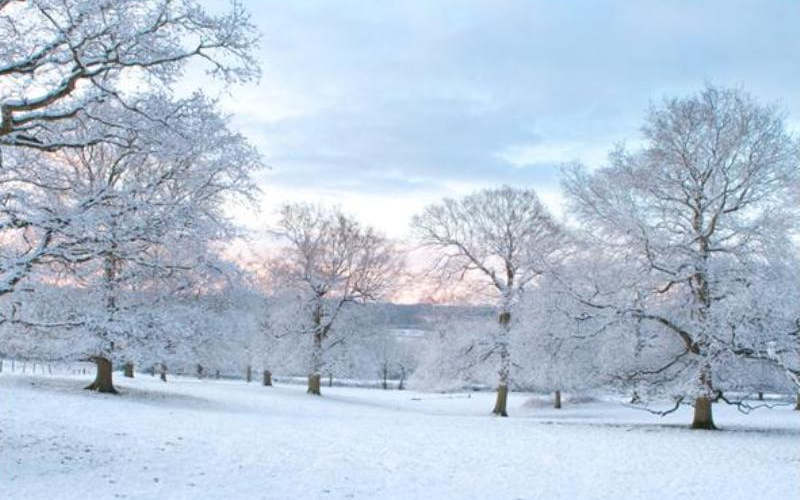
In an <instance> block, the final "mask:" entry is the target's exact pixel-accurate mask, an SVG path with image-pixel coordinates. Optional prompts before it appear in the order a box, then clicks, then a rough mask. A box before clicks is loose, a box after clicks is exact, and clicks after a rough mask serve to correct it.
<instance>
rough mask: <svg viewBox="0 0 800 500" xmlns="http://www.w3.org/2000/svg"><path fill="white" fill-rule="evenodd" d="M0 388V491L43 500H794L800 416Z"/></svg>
mask: <svg viewBox="0 0 800 500" xmlns="http://www.w3.org/2000/svg"><path fill="white" fill-rule="evenodd" d="M86 382H88V379H87V377H83V378H77V377H76V378H69V377H62V378H57V377H29V376H28V377H23V376H13V375H8V374H5V375H0V485H1V488H0V489H2V492H3V496H4V497H5V498H20V499H26V500H37V499H52V498H59V499H64V500H67V499H73V498H74V499H112V498H128V499H154V498H159V499H183V498H185V499H192V500H201V499H220V498H224V499H226V500H236V499H248V500H250V499H282V500H287V499H317V498H319V499H323V498H324V499H339V498H342V499H344V498H369V499H447V498H453V499H473V498H474V499H485V498H492V499H496V500H502V499H534V498H537V499H561V498H565V499H566V498H569V499H589V498H609V499H612V498H613V499H619V498H625V499H636V498H642V499H652V498H658V499H671V498H706V499H707V498H724V499H726V500H730V499H739V498H741V499H752V498H793V497H794V496H795V495H796V494H797V492H798V491H800V474H798V470H799V469H800V446H798V445H800V414H798V413H796V412H793V411H791V408H790V407H782V408H777V409H774V410H761V411H757V412H755V413H753V414H751V415H749V416H745V415H741V414H740V413H738V412H737V411H736V410H735V409H733V408H726V407H723V406H719V407H718V408H717V413H716V420H717V423H718V424H719V425H720V426H722V427H723V428H724V429H725V430H724V431H720V432H708V431H690V430H688V429H685V428H684V427H682V426H683V425H684V424H686V423H687V422H689V421H690V415H689V414H688V410H682V411H680V412H678V413H676V414H673V415H670V416H668V417H666V418H659V417H655V416H653V415H650V414H648V413H643V412H639V411H635V410H631V409H627V408H624V407H622V406H620V405H616V404H612V403H603V402H596V403H586V404H582V405H576V406H571V407H570V406H566V407H565V408H564V409H563V410H560V411H558V410H552V409H544V408H540V407H536V406H535V405H527V404H525V401H526V396H524V395H520V394H516V393H514V394H512V396H511V399H510V406H509V412H510V413H511V415H512V417H511V418H508V419H498V418H492V417H489V416H487V415H486V414H487V413H488V411H489V410H491V407H492V401H493V397H494V395H493V394H489V393H475V394H447V395H444V394H426V393H415V392H411V391H403V392H399V391H379V390H368V389H355V388H337V387H334V388H324V393H325V395H324V396H323V397H321V398H316V397H310V396H307V395H306V394H305V389H304V387H302V386H294V385H291V386H290V385H286V386H276V387H273V388H265V387H261V386H260V385H257V384H255V383H252V384H249V385H248V384H245V383H243V382H240V381H212V380H205V381H198V380H192V379H182V378H175V379H174V380H171V381H170V382H169V383H167V384H163V383H161V382H160V381H158V380H155V379H152V378H151V377H140V378H136V379H133V380H130V379H120V380H119V381H118V382H119V386H120V389H121V391H122V393H123V395H122V396H106V395H100V394H94V393H88V392H86V391H82V390H80V387H81V386H82V385H84V384H85V383H86Z"/></svg>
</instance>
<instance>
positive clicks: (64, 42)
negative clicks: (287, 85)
mask: <svg viewBox="0 0 800 500" xmlns="http://www.w3.org/2000/svg"><path fill="white" fill-rule="evenodd" d="M256 38H257V37H256V34H255V29H254V27H253V25H252V24H251V23H250V21H249V17H248V14H247V13H246V11H245V10H244V9H243V8H242V6H241V4H240V3H239V2H238V1H234V2H232V3H231V8H230V10H229V11H228V12H227V13H224V14H222V15H211V14H209V13H207V12H206V11H205V10H204V9H203V8H202V7H201V6H200V4H199V3H198V2H196V1H194V0H116V1H108V0H24V1H7V0H4V1H0V40H3V43H2V44H0V163H2V164H3V166H4V168H3V169H0V185H2V186H3V189H4V196H3V198H2V200H0V241H2V252H0V295H3V294H7V293H10V292H12V291H13V290H14V288H15V286H16V285H17V283H19V282H20V281H21V280H22V279H24V278H25V276H27V275H28V274H29V273H30V272H31V270H32V268H33V267H34V266H36V265H37V264H39V263H41V262H42V261H45V260H51V259H56V258H57V259H61V260H63V261H67V262H76V261H80V260H82V259H84V258H87V257H88V256H87V255H86V254H85V253H82V252H81V251H77V250H76V249H75V248H74V245H73V243H76V242H75V241H74V237H75V236H76V234H75V231H74V230H73V229H74V226H75V225H76V224H77V225H79V226H80V225H81V224H82V222H81V221H84V223H85V221H86V219H87V218H89V217H91V215H87V213H86V212H87V211H90V210H91V209H92V208H93V207H94V204H95V202H96V201H97V199H96V198H91V199H87V200H83V201H82V202H81V203H77V204H75V205H73V206H70V207H67V208H68V210H66V211H56V210H54V207H51V206H47V205H44V206H43V205H41V204H39V203H38V201H39V199H38V197H39V195H40V194H41V193H47V192H52V191H58V190H59V189H60V186H59V183H58V181H59V179H57V178H56V179H54V178H49V177H46V176H43V175H38V172H37V169H38V168H39V166H41V165H46V164H48V163H50V162H52V161H53V160H52V159H50V158H46V157H45V158H42V155H44V156H47V155H48V154H51V153H54V152H58V151H64V150H67V149H71V148H79V147H83V146H88V145H96V144H99V143H114V144H119V143H120V142H122V143H124V142H125V141H126V140H127V139H128V138H129V137H130V135H131V134H136V133H138V132H139V131H140V130H141V127H142V126H145V127H150V126H151V125H152V124H155V123H159V122H162V121H163V119H164V118H165V114H164V113H163V111H165V110H164V109H163V108H160V107H155V108H154V107H153V106H152V97H153V96H154V95H161V96H169V95H170V89H171V86H172V85H173V83H174V82H175V81H176V80H177V79H178V78H179V77H180V75H181V73H182V70H183V68H184V67H185V65H186V63H187V62H188V61H190V60H196V61H197V62H198V63H200V64H203V63H205V64H206V68H207V69H208V72H209V73H210V74H211V75H213V76H215V77H219V78H222V79H223V81H226V82H230V83H232V82H237V81H244V80H248V79H251V78H254V77H257V76H258V67H257V65H256V64H255V63H254V59H253V57H252V54H251V51H252V49H253V47H254V44H255V42H256ZM148 122H149V124H148ZM9 164H11V165H17V166H19V165H24V166H25V168H27V175H25V176H22V177H20V176H18V175H16V173H13V172H12V173H10V172H9V171H8V170H6V168H5V167H6V166H7V165H9ZM33 178H36V179H37V181H44V182H34V181H32V180H31V179H33ZM78 236H81V235H78ZM77 243H78V244H80V243H82V242H81V241H77Z"/></svg>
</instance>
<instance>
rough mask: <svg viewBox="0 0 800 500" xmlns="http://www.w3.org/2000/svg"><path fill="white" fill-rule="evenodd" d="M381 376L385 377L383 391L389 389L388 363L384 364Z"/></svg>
mask: <svg viewBox="0 0 800 500" xmlns="http://www.w3.org/2000/svg"><path fill="white" fill-rule="evenodd" d="M381 375H382V377H383V381H382V382H383V383H382V384H381V385H382V386H383V390H384V391H385V390H387V389H388V388H389V367H387V366H386V363H384V364H383V370H381Z"/></svg>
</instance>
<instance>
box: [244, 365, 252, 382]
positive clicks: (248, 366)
mask: <svg viewBox="0 0 800 500" xmlns="http://www.w3.org/2000/svg"><path fill="white" fill-rule="evenodd" d="M245 378H246V380H247V383H248V384H249V383H250V382H251V381H252V380H253V367H252V366H250V365H247V374H246V375H245Z"/></svg>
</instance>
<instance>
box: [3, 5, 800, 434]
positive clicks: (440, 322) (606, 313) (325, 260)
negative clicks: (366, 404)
mask: <svg viewBox="0 0 800 500" xmlns="http://www.w3.org/2000/svg"><path fill="white" fill-rule="evenodd" d="M0 38H2V39H3V40H4V43H3V45H2V46H0V162H2V163H1V164H0V185H2V192H0V194H1V195H2V199H1V200H0V342H2V344H0V350H2V351H3V352H6V353H8V354H13V355H17V356H28V357H38V358H39V359H65V358H69V357H72V358H73V359H87V360H91V361H93V362H94V363H95V364H96V367H97V374H96V379H95V381H94V382H93V383H92V384H91V385H89V386H88V387H87V388H88V389H92V390H97V391H100V392H115V391H116V389H115V388H114V385H113V381H112V372H113V363H115V362H117V363H119V362H122V363H126V364H131V363H136V364H140V365H141V364H142V363H144V362H151V363H154V362H158V363H159V364H160V366H162V368H164V369H165V367H166V366H167V364H168V361H167V360H169V359H181V360H188V359H196V360H200V359H205V360H211V361H206V364H208V363H212V364H213V358H215V357H216V358H217V359H220V360H221V359H225V358H226V357H230V356H231V355H232V354H231V353H232V352H234V351H236V352H242V351H244V352H247V353H248V356H250V358H251V363H252V364H256V365H261V366H263V369H264V370H265V380H266V371H269V372H270V373H271V371H272V370H274V369H285V370H293V371H301V372H303V373H305V374H306V375H307V378H308V392H309V393H310V394H314V395H319V394H321V392H322V390H321V386H322V378H323V376H324V374H325V373H331V367H332V366H336V365H339V366H343V365H348V364H350V365H353V364H358V363H362V364H364V363H365V360H371V361H372V362H373V363H372V366H373V367H377V369H378V370H379V371H381V372H382V374H383V380H384V385H385V384H386V383H387V382H386V381H387V380H388V378H389V372H390V371H393V372H395V375H396V376H401V377H402V379H403V380H404V379H405V377H406V376H407V375H408V374H409V373H410V371H411V370H412V369H413V370H414V372H415V373H414V376H415V377H416V378H417V379H418V380H426V379H428V380H438V381H442V380H456V379H459V378H462V379H469V378H475V377H482V378H483V379H484V380H486V379H487V375H486V373H485V371H486V370H487V367H491V368H488V369H490V370H491V371H493V372H494V373H493V375H492V377H493V381H492V383H493V384H495V385H496V388H497V396H496V401H495V405H494V408H493V410H492V413H493V414H495V415H497V416H507V415H508V398H509V391H510V388H511V387H512V385H513V384H517V385H520V384H521V383H523V382H524V383H525V384H528V385H531V386H534V387H545V386H547V387H549V388H551V389H554V390H556V391H561V390H562V389H570V388H574V387H588V386H604V387H608V386H617V387H624V388H625V390H629V391H631V399H632V401H633V402H635V403H642V404H645V403H646V402H647V401H648V400H649V399H651V398H652V397H653V396H657V397H663V396H665V395H668V396H669V397H671V399H672V401H673V402H674V403H675V406H674V408H678V407H679V406H680V405H682V404H691V405H692V406H694V409H695V412H694V421H693V427H695V428H714V421H713V416H712V404H713V403H715V402H719V401H725V402H730V403H734V404H739V405H743V404H744V403H743V402H742V401H737V400H735V399H732V397H731V396H729V394H731V392H735V391H736V390H737V389H741V388H743V387H748V386H752V385H753V384H754V383H755V381H759V380H762V381H763V380H764V379H765V378H768V379H770V380H772V381H773V382H774V381H777V380H782V381H783V382H784V383H786V384H789V386H790V387H793V388H794V390H795V391H797V390H798V388H800V340H799V335H800V279H799V278H800V276H798V269H800V267H799V266H798V239H797V238H798V229H800V217H798V216H800V214H798V207H800V174H799V173H798V170H799V169H798V166H800V145H799V143H798V140H797V137H796V136H795V135H793V134H792V133H791V132H790V131H789V129H788V126H787V122H786V115H785V113H784V112H783V111H782V110H781V109H780V108H779V107H776V106H773V105H765V104H763V103H760V102H758V101H757V100H755V99H754V98H753V97H752V96H750V95H749V94H748V93H747V92H746V91H744V90H742V89H739V88H721V87H715V86H712V85H708V86H706V87H705V88H703V89H702V90H701V91H699V92H697V93H695V94H691V95H688V96H685V97H670V98H665V99H663V100H662V101H659V102H657V103H655V104H653V105H652V106H651V108H650V109H649V110H648V111H647V114H646V116H645V119H644V124H643V127H642V129H641V133H642V137H641V139H642V141H641V145H640V146H637V147H636V148H627V147H624V146H619V147H616V148H614V149H612V150H611V152H610V153H609V157H608V161H607V162H606V164H604V165H602V166H592V168H589V167H587V166H584V165H580V164H569V165H566V166H565V167H564V168H563V171H562V192H563V196H564V199H565V200H566V201H565V208H564V214H563V216H562V217H555V216H554V215H552V214H551V213H550V212H549V211H548V209H547V207H546V206H545V205H544V204H543V203H542V202H541V201H540V199H539V197H538V195H537V193H536V192H535V190H534V189H531V188H526V187H516V186H500V187H496V188H490V189H484V190H481V191H478V192H475V193H473V194H470V195H467V196H463V197H460V198H447V199H444V200H442V201H441V202H439V203H435V204H432V205H430V206H428V207H427V208H425V209H424V210H423V211H422V212H421V213H420V214H418V215H417V216H416V217H414V218H413V220H412V221H411V227H412V229H413V237H412V238H411V239H410V241H409V242H410V243H411V244H412V245H414V246H416V247H418V248H420V249H422V250H421V251H422V252H424V255H426V256H427V257H428V258H429V259H430V265H429V266H428V268H427V269H426V272H425V278H426V279H433V280H434V281H435V282H436V283H439V284H441V285H442V286H449V287H455V288H457V289H459V290H461V291H462V292H468V293H469V294H470V295H471V296H472V297H474V299H475V300H476V301H477V302H479V303H480V304H482V306H483V307H482V308H481V309H480V311H481V312H480V314H474V315H469V314H458V315H454V316H453V317H449V318H442V317H439V318H437V319H436V321H434V322H433V326H432V330H433V333H431V334H429V335H427V337H426V338H425V339H424V340H422V341H421V342H422V343H423V345H424V347H423V348H419V342H417V343H416V344H414V342H412V341H409V340H408V339H402V338H400V339H398V338H397V336H393V335H387V334H385V331H386V330H387V325H388V324H389V323H390V321H389V318H387V314H386V311H385V310H384V309H381V308H379V307H374V306H372V307H370V306H369V305H368V304H370V303H376V302H379V301H382V300H387V299H388V298H390V297H391V294H392V293H393V292H395V291H396V289H397V287H398V286H400V285H399V284H400V283H402V286H414V283H415V280H418V279H419V277H418V276H409V271H408V270H407V269H406V266H405V262H404V252H403V251H401V250H400V245H399V242H396V241H391V240H390V239H388V238H386V237H385V236H384V235H382V234H381V233H380V232H379V231H378V230H376V229H375V228H372V227H369V226H366V225H364V224H361V223H360V222H359V221H357V220H356V219H355V218H354V217H352V216H350V215H348V214H346V213H343V212H342V211H341V210H340V209H338V208H335V207H325V206H321V205H317V204H308V203H290V204H286V205H285V206H283V207H282V208H281V210H280V213H279V217H278V222H277V224H276V225H275V227H273V228H271V230H272V234H273V236H274V237H275V239H276V240H277V241H279V242H280V250H279V251H278V252H277V253H276V255H274V256H272V257H270V258H269V259H265V261H264V262H263V263H261V265H260V266H258V267H259V269H258V271H259V272H258V273H254V272H253V268H252V267H251V268H247V267H245V266H242V263H241V262H239V263H236V262H231V261H230V260H226V259H224V258H222V257H221V255H222V251H221V250H222V248H223V246H224V245H225V244H227V243H229V242H230V241H232V240H233V239H235V238H237V237H239V236H241V235H242V234H243V233H242V230H241V228H239V227H237V225H236V224H235V222H234V221H233V220H232V219H231V218H230V216H229V215H228V214H229V211H228V210H226V207H229V206H230V205H231V204H232V203H241V204H244V205H247V204H249V203H251V202H252V201H254V200H255V199H257V196H258V194H259V193H258V188H257V186H256V183H255V181H254V175H255V174H256V172H258V171H259V169H260V168H262V167H263V162H262V159H261V157H260V155H259V154H258V152H257V151H256V149H255V148H254V147H253V146H252V145H251V144H249V143H248V141H247V140H246V138H245V137H243V136H242V135H241V134H239V133H237V132H236V131H234V130H233V129H232V128H231V127H230V125H229V123H228V119H227V118H226V117H225V116H224V115H223V114H222V113H221V112H220V110H219V109H218V108H217V105H216V103H215V102H214V101H213V100H212V99H209V98H208V97H207V96H205V95H204V94H203V93H202V92H201V91H199V90H196V91H194V92H193V93H190V94H188V95H181V94H180V93H179V92H177V91H176V90H175V88H176V86H175V84H176V82H177V81H178V79H179V78H180V76H181V74H182V73H183V72H184V71H185V70H186V69H187V67H188V66H187V65H189V64H192V65H197V66H204V67H205V69H206V70H207V73H208V75H209V77H210V78H216V79H218V80H220V81H221V82H223V83H225V84H236V83H241V82H246V81H251V80H253V79H256V78H257V77H258V66H257V64H256V63H255V60H254V58H253V54H252V52H253V50H254V47H255V45H256V43H257V38H258V35H257V33H256V31H255V29H254V27H253V25H252V23H251V22H250V20H249V17H248V14H247V12H246V11H245V10H244V9H243V8H242V6H241V5H240V3H239V2H232V3H231V7H230V9H229V10H228V11H227V12H225V13H222V14H218V15H212V14H209V13H207V12H206V11H205V10H203V9H202V8H201V7H200V5H199V4H198V3H197V2H194V1H191V0H175V1H155V0H123V1H116V2H104V1H101V0H92V1H77V0H75V1H70V0H67V1H63V0H60V1H58V2H56V1H49V0H25V1H22V2H19V1H14V2H12V1H9V0H0ZM192 67H194V66H192ZM404 243H406V242H404ZM488 310H491V311H492V312H491V318H488V319H487V317H488V316H489V315H487V314H485V313H486V311H488ZM378 330H380V331H382V332H384V334H381V335H376V334H375V332H376V331H378ZM221 333H225V335H221ZM412 345H417V348H416V349H412V348H411V347H410V346H412ZM375 360H378V363H377V364H375V363H374V361H375ZM398 360H401V361H398ZM390 364H391V365H392V368H391V370H390ZM372 369H373V370H374V369H376V368H372ZM202 370H203V366H202V364H200V365H199V367H198V372H202ZM398 373H399V374H400V375H397V374H398ZM478 374H481V375H478ZM775 383H777V382H775ZM558 394H559V395H560V392H559V393H558ZM559 397H560V396H559ZM667 411H669V410H667Z"/></svg>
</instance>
